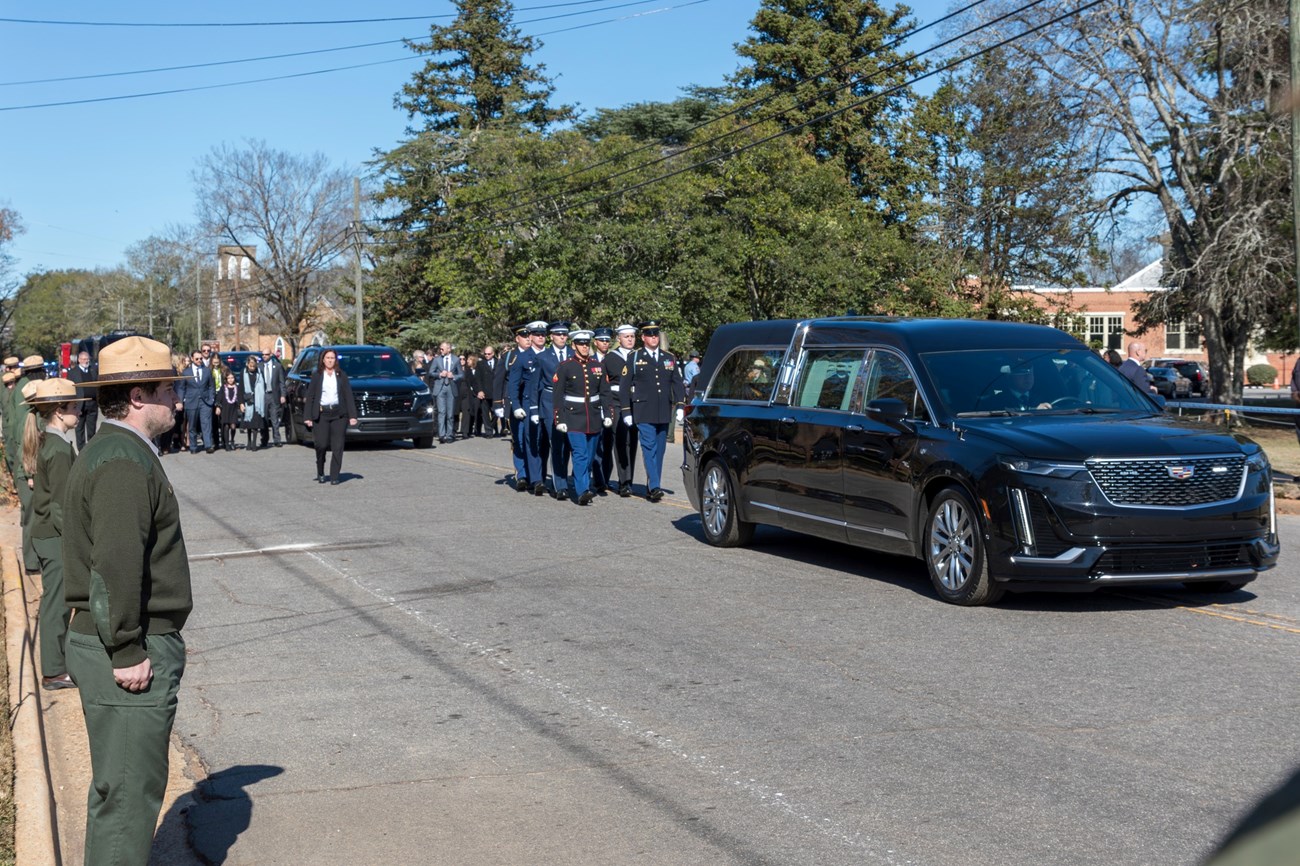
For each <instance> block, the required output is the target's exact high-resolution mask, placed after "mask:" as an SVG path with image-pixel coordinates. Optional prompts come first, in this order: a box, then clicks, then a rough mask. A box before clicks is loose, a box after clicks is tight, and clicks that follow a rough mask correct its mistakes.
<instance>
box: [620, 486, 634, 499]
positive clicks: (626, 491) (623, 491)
mask: <svg viewBox="0 0 1300 866" xmlns="http://www.w3.org/2000/svg"><path fill="white" fill-rule="evenodd" d="M618 495H619V496H622V497H623V498H624V499H627V498H628V497H629V496H631V495H632V485H631V484H620V485H618Z"/></svg>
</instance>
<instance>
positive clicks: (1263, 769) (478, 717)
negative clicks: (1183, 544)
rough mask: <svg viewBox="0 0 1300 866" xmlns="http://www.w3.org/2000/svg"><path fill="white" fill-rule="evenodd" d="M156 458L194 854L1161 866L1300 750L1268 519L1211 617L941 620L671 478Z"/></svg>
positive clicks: (1290, 542)
mask: <svg viewBox="0 0 1300 866" xmlns="http://www.w3.org/2000/svg"><path fill="white" fill-rule="evenodd" d="M670 462H673V461H670ZM165 465H166V466H167V469H168V472H169V474H170V476H171V479H172V481H173V485H174V487H175V489H176V491H177V493H178V495H179V497H180V500H181V504H182V508H183V522H184V529H185V537H186V541H187V544H188V547H189V551H190V555H191V559H192V561H193V565H192V568H193V578H194V585H195V596H196V607H195V613H194V615H193V617H192V618H191V620H190V624H189V625H188V626H187V628H186V631H185V637H186V640H187V642H188V646H189V653H190V657H189V668H188V670H187V672H186V675H185V681H184V685H183V688H182V692H181V708H180V712H179V716H178V720H177V725H176V731H177V733H178V734H179V735H180V737H181V739H182V740H183V742H184V744H185V745H186V746H187V747H189V748H192V749H193V750H195V752H196V753H197V755H198V757H199V759H200V760H201V761H202V763H203V765H204V766H205V767H206V769H207V771H208V773H209V774H210V779H209V781H208V783H207V784H206V785H205V786H204V789H203V791H202V797H201V798H200V801H199V802H198V804H197V805H194V806H192V807H191V808H190V810H189V815H188V819H189V821H190V822H191V824H192V827H193V838H194V840H195V843H196V845H197V848H198V850H199V852H200V853H201V854H203V855H204V856H205V857H207V858H208V860H209V861H210V862H216V863H227V864H274V863H279V864H302V863H312V864H331V863H339V864H393V863H402V864H408V863H409V864H416V863H419V864H457V866H460V864H466V866H469V864H474V866H477V864H622V863H646V864H673V866H686V864H711V866H712V864H773V866H776V864H817V866H832V864H864V863H915V864H939V866H943V864H947V866H972V864H1034V866H1042V864H1057V863H1060V864H1066V863H1069V864H1075V863H1077V864H1095V863H1125V864H1137V863H1142V864H1192V863H1196V862H1198V861H1199V860H1200V859H1201V858H1202V857H1203V856H1204V855H1205V853H1206V852H1207V851H1208V850H1210V849H1211V848H1212V846H1213V844H1214V843H1215V840H1216V839H1218V838H1219V837H1220V836H1221V835H1222V834H1223V833H1224V832H1225V831H1226V829H1227V828H1228V827H1230V826H1231V825H1232V823H1233V822H1234V820H1235V819H1236V818H1237V817H1238V816H1239V815H1240V814H1241V813H1242V812H1243V811H1244V810H1246V809H1247V808H1249V807H1250V806H1251V805H1252V804H1253V803H1254V802H1255V801H1256V800H1257V799H1258V798H1259V797H1260V796H1262V795H1263V794H1264V793H1265V792H1266V791H1267V790H1269V789H1270V788H1271V787H1272V786H1274V785H1275V784H1277V783H1279V782H1280V781H1281V780H1282V779H1284V778H1285V777H1286V776H1288V775H1289V774H1290V773H1291V772H1292V771H1294V770H1295V769H1296V767H1297V765H1300V731H1298V727H1300V726H1297V724H1296V719H1297V709H1298V705H1300V686H1297V680H1296V660H1297V649H1298V648H1300V555H1298V554H1300V552H1298V551H1297V549H1296V545H1297V540H1298V539H1300V519H1296V518H1284V524H1283V529H1284V533H1285V538H1286V540H1287V549H1286V551H1285V552H1284V558H1283V565H1282V566H1281V567H1280V568H1279V569H1276V570H1275V571H1274V572H1272V573H1270V574H1268V575H1266V576H1265V577H1264V578H1263V579H1262V580H1260V581H1258V582H1256V583H1255V584H1252V585H1251V587H1250V588H1249V589H1248V591H1243V592H1240V593H1237V594H1235V595H1233V596H1229V597H1226V598H1223V597H1218V598H1216V597H1211V596H1203V595H1193V594H1189V593H1185V592H1175V591H1159V592H1147V591H1137V590H1127V591H1123V592H1118V591H1117V592H1108V593H1104V594H1097V595H1044V594H1036V595H1026V596H1013V597H1011V598H1010V599H1009V600H1007V601H1005V602H1003V603H1002V604H1000V605H998V606H996V607H992V608H980V609H963V608H956V607H951V606H948V605H945V604H942V603H940V602H939V601H937V600H936V598H935V597H934V595H933V594H932V592H931V591H930V589H929V584H928V580H927V578H926V576H925V572H924V567H923V566H922V565H921V563H919V562H916V561H911V560H906V559H899V558H893V557H886V556H881V555H876V554H872V553H869V552H865V551H860V550H856V549H852V548H848V547H841V546H836V545H832V544H828V543H826V542H823V541H819V540H813V539H805V538H802V537H799V536H795V535H792V534H787V533H784V532H779V531H775V530H772V531H763V530H760V532H759V535H758V538H757V539H756V544H755V546H753V547H751V548H748V549H744V550H728V551H722V550H717V549H714V548H711V547H709V546H708V545H706V544H705V543H704V542H703V541H702V540H701V536H700V530H699V521H698V518H697V516H696V515H695V514H694V513H693V512H691V511H690V509H689V506H688V505H687V503H686V498H685V495H684V494H683V493H682V492H681V491H680V490H678V491H677V493H676V494H674V495H670V496H669V497H668V499H666V500H665V501H664V502H663V503H660V504H658V505H651V504H649V503H647V502H645V501H644V499H631V500H622V499H618V498H617V497H612V496H610V497H605V498H603V499H599V500H597V502H596V503H595V504H594V505H593V506H592V507H590V508H578V507H576V506H575V505H573V504H571V503H563V504H562V503H557V502H554V501H552V500H551V499H549V498H544V499H539V498H534V497H532V496H528V495H523V494H517V493H514V492H513V491H511V490H509V489H508V488H507V487H505V486H504V484H503V483H502V480H503V478H504V476H505V475H506V472H507V466H508V455H507V451H506V445H505V443H504V441H486V440H475V441H469V442H459V443H455V444H452V445H445V446H440V447H438V448H436V449H434V450H431V451H414V450H411V449H409V448H397V447H384V446H381V447H368V448H357V449H354V450H351V451H349V452H348V453H347V456H346V460H345V463H344V471H345V478H346V481H345V483H344V484H342V485H340V486H338V487H331V486H328V485H324V486H322V485H317V484H316V483H314V481H313V474H314V473H313V468H314V467H313V466H312V455H311V452H310V451H309V450H308V449H306V448H302V447H297V446H286V447H284V448H281V449H275V450H269V451H262V452H259V453H256V454H248V453H244V452H239V453H236V454H226V453H218V454H214V455H200V456H194V457H192V456H189V455H176V456H169V457H167V458H166V464H165ZM665 475H666V478H665V480H666V481H668V482H669V485H670V487H671V486H673V481H674V480H676V481H677V483H676V485H675V486H677V487H679V488H680V479H679V476H678V475H677V473H676V471H675V470H673V471H671V472H668V473H665ZM290 545H297V546H298V547H292V548H291V547H288V546H290ZM171 817H174V818H176V819H179V818H180V816H171Z"/></svg>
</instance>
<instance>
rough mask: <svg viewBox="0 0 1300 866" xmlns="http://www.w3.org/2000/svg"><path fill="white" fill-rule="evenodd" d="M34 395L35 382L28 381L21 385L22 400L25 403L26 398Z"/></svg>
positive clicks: (28, 398)
mask: <svg viewBox="0 0 1300 866" xmlns="http://www.w3.org/2000/svg"><path fill="white" fill-rule="evenodd" d="M35 396H36V383H35V382H28V383H27V384H26V385H24V386H23V402H24V403H26V402H27V401H28V400H30V399H32V398H33V397H35Z"/></svg>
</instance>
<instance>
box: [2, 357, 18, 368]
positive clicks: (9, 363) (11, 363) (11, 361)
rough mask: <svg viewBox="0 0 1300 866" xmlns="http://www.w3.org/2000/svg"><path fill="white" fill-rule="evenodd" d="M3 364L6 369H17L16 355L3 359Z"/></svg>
mask: <svg viewBox="0 0 1300 866" xmlns="http://www.w3.org/2000/svg"><path fill="white" fill-rule="evenodd" d="M4 364H5V366H6V367H17V366H18V356H17V355H10V356H9V357H8V358H5V361H4Z"/></svg>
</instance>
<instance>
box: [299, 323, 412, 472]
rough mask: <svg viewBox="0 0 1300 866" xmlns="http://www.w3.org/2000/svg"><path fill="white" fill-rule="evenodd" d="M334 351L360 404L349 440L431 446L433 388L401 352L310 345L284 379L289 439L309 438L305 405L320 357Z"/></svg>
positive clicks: (348, 433) (390, 349) (385, 347)
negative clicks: (417, 373) (418, 374)
mask: <svg viewBox="0 0 1300 866" xmlns="http://www.w3.org/2000/svg"><path fill="white" fill-rule="evenodd" d="M326 349H333V350H334V351H335V352H336V353H337V354H338V359H339V367H340V368H341V369H342V370H343V372H344V373H346V374H347V376H348V381H349V382H350V383H351V384H352V395H353V397H355V398H356V401H357V413H358V414H359V415H360V416H361V417H360V418H358V419H357V424H356V426H355V427H353V426H349V427H348V428H347V434H346V435H347V439H348V441H350V442H352V441H370V442H375V441H384V440H393V439H410V440H411V441H412V442H413V443H414V445H415V447H416V448H429V447H431V446H432V445H433V434H434V414H433V412H434V408H433V395H432V394H431V393H430V391H429V386H428V385H427V384H426V383H425V382H424V381H423V380H422V379H421V378H420V377H419V376H416V375H415V374H414V373H413V372H411V366H410V364H408V363H407V362H406V359H405V358H403V357H402V353H401V352H399V351H397V350H396V349H394V348H392V347H390V346H308V347H306V348H305V349H303V350H302V351H301V352H300V353H299V354H298V357H297V358H296V359H295V360H294V363H293V367H292V368H290V370H289V373H288V375H287V376H285V385H284V388H285V395H284V396H285V405H286V406H288V407H289V418H290V424H289V431H290V432H289V438H290V439H291V440H293V441H298V442H307V441H310V440H311V437H312V431H310V430H308V429H307V425H305V424H304V423H303V404H304V403H305V402H306V398H307V386H308V385H310V384H311V377H312V373H314V372H315V371H316V367H317V366H318V365H319V364H320V353H321V352H323V351H325V350H326Z"/></svg>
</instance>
